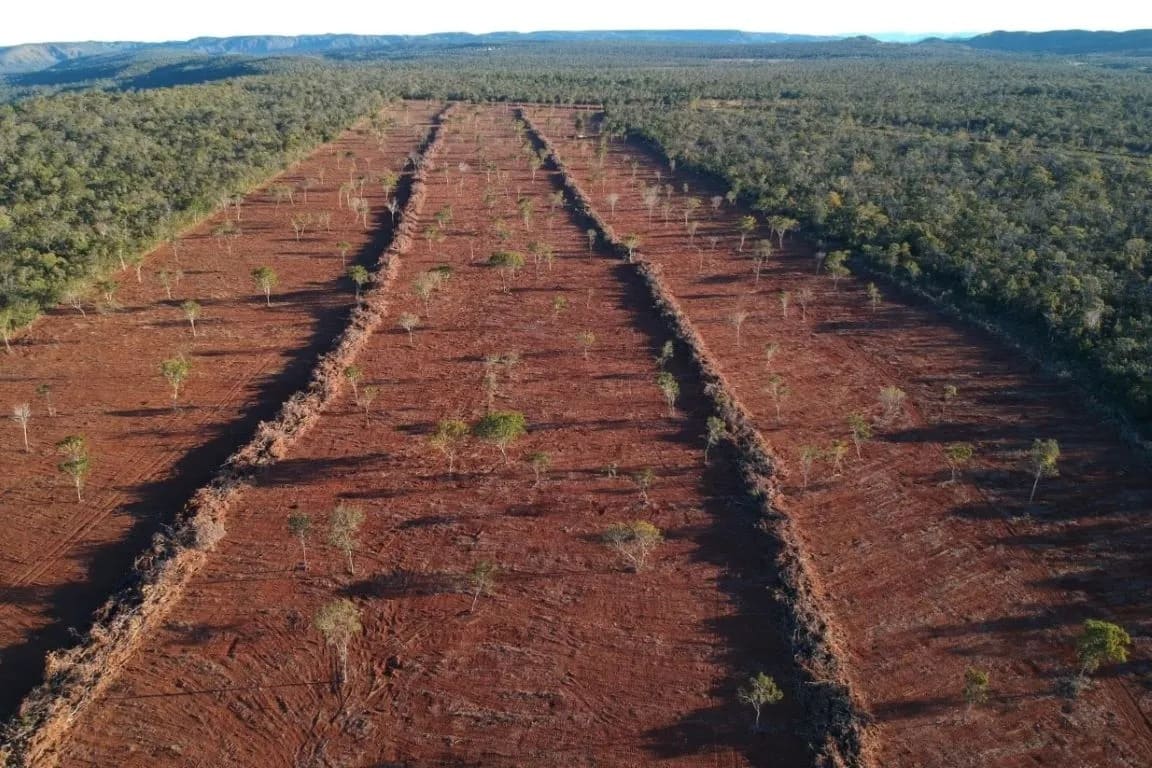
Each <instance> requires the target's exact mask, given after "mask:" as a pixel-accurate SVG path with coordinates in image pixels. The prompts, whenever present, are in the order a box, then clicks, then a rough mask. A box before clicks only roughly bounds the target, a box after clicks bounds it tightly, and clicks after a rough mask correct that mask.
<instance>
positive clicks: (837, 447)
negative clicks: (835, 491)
mask: <svg viewBox="0 0 1152 768" xmlns="http://www.w3.org/2000/svg"><path fill="white" fill-rule="evenodd" d="M847 455H848V443H846V442H844V441H843V440H835V441H833V442H832V447H831V448H829V449H828V453H827V456H828V463H829V464H831V465H832V477H839V476H840V475H841V474H843V472H844V457H845V456H847Z"/></svg>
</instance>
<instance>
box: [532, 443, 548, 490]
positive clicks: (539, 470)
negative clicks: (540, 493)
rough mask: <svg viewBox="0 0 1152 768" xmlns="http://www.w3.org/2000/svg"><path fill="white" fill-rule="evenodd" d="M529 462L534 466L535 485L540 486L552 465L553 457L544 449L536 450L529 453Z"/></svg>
mask: <svg viewBox="0 0 1152 768" xmlns="http://www.w3.org/2000/svg"><path fill="white" fill-rule="evenodd" d="M528 464H529V465H530V466H531V467H532V474H533V475H534V476H535V478H536V482H535V486H539V485H540V481H541V480H542V479H543V477H544V474H545V473H546V472H547V471H548V467H550V466H552V457H551V456H549V455H548V454H547V453H545V452H544V451H535V452H533V453H530V454H528Z"/></svg>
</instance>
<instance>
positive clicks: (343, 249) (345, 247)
mask: <svg viewBox="0 0 1152 768" xmlns="http://www.w3.org/2000/svg"><path fill="white" fill-rule="evenodd" d="M336 249H337V250H339V251H340V266H342V267H344V266H347V265H348V251H350V250H352V243H350V242H348V241H347V240H341V241H340V242H338V243H336Z"/></svg>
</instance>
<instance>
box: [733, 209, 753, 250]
mask: <svg viewBox="0 0 1152 768" xmlns="http://www.w3.org/2000/svg"><path fill="white" fill-rule="evenodd" d="M737 227H738V228H739V229H740V248H739V251H740V252H741V253H743V252H744V240H745V239H746V238H747V237H748V235H750V234H752V233H753V232H755V231H756V217H754V216H743V217H741V219H740V223H739V224H738V225H737Z"/></svg>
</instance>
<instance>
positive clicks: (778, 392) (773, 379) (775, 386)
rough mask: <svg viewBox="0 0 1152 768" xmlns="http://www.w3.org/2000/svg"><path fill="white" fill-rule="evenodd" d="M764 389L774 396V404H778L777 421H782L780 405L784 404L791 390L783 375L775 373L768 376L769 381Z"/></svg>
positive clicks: (770, 395)
mask: <svg viewBox="0 0 1152 768" xmlns="http://www.w3.org/2000/svg"><path fill="white" fill-rule="evenodd" d="M764 391H765V392H767V393H768V396H769V397H771V398H772V404H773V405H775V406H776V423H777V424H779V423H780V406H781V405H783V404H784V400H785V399H786V398H787V397H788V393H789V392H791V390H790V389H789V388H788V385H787V384H785V383H784V379H783V377H781V376H780V374H778V373H774V374H772V375H771V376H769V377H768V383H767V384H765V385H764Z"/></svg>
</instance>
